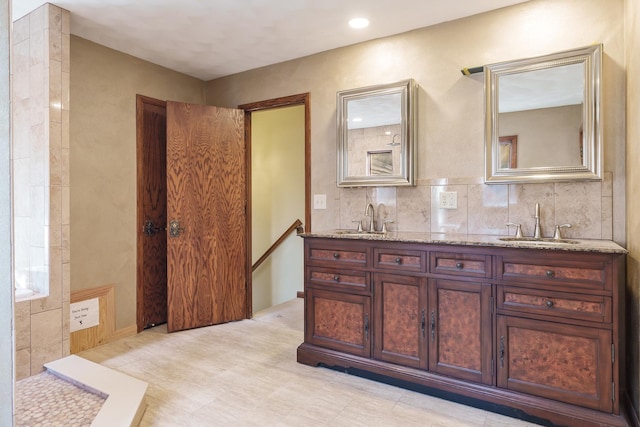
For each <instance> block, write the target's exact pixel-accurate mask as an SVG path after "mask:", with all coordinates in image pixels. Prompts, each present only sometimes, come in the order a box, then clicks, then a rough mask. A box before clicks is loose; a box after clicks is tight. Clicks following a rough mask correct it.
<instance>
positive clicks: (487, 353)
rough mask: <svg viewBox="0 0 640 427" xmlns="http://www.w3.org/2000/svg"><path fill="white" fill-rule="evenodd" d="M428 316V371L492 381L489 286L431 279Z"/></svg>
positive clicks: (482, 381)
mask: <svg viewBox="0 0 640 427" xmlns="http://www.w3.org/2000/svg"><path fill="white" fill-rule="evenodd" d="M428 316H429V317H428V324H429V326H428V329H429V332H428V334H429V370H430V371H433V372H437V373H439V374H442V375H448V376H451V377H456V378H460V379H464V380H468V381H475V382H478V383H484V384H493V378H492V374H491V359H492V356H491V355H492V350H493V349H492V344H491V343H492V339H491V338H492V326H491V285H490V284H486V283H476V282H458V281H453V280H431V281H430V284H429V313H428Z"/></svg>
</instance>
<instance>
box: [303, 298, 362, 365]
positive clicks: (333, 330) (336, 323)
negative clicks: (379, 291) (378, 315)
mask: <svg viewBox="0 0 640 427" xmlns="http://www.w3.org/2000/svg"><path fill="white" fill-rule="evenodd" d="M305 298H306V304H307V307H308V309H307V310H306V327H305V335H306V337H305V341H307V342H309V343H312V344H315V345H318V346H321V347H326V348H331V349H334V350H338V351H343V352H346V353H351V354H355V355H358V356H363V357H370V356H371V339H370V335H371V333H370V323H369V322H370V319H371V298H370V297H368V296H364V295H353V294H347V293H342V292H332V291H324V290H319V289H314V288H306V289H305Z"/></svg>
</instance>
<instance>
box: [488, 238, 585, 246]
mask: <svg viewBox="0 0 640 427" xmlns="http://www.w3.org/2000/svg"><path fill="white" fill-rule="evenodd" d="M500 240H502V241H503V242H516V243H517V242H522V243H534V244H535V243H537V244H544V245H548V244H552V245H553V244H559V245H575V244H577V243H580V242H578V241H577V240H569V239H552V238H550V237H541V238H538V239H536V238H533V237H500Z"/></svg>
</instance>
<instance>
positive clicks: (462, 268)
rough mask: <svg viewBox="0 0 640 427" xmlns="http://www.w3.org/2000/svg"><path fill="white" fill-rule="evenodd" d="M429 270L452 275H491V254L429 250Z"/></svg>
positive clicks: (483, 276)
mask: <svg viewBox="0 0 640 427" xmlns="http://www.w3.org/2000/svg"><path fill="white" fill-rule="evenodd" d="M430 259H431V262H430V272H431V273H435V274H448V275H453V276H467V277H481V278H486V279H489V278H491V277H492V271H493V270H492V264H491V255H474V254H466V253H457V252H431V256H430Z"/></svg>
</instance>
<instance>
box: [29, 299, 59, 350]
mask: <svg viewBox="0 0 640 427" xmlns="http://www.w3.org/2000/svg"><path fill="white" fill-rule="evenodd" d="M60 342H62V309H61V308H58V309H56V310H49V311H43V312H41V313H35V314H32V315H31V348H32V349H36V348H45V347H48V346H49V345H50V344H53V343H60Z"/></svg>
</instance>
